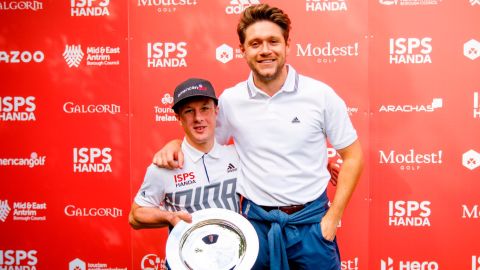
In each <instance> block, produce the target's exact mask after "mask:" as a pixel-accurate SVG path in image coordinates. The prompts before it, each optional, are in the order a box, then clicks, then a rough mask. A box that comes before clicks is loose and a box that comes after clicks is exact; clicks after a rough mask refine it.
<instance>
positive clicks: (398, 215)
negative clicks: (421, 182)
mask: <svg viewBox="0 0 480 270" xmlns="http://www.w3.org/2000/svg"><path fill="white" fill-rule="evenodd" d="M430 205H431V202H429V201H389V202H388V225H389V226H394V227H425V226H430V219H429V217H430V214H431V213H432V210H431V209H430Z"/></svg>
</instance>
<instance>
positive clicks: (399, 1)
mask: <svg viewBox="0 0 480 270" xmlns="http://www.w3.org/2000/svg"><path fill="white" fill-rule="evenodd" d="M475 1H476V0H475ZM442 2H443V0H379V3H380V4H382V5H386V6H435V5H439V4H441V3H442Z"/></svg>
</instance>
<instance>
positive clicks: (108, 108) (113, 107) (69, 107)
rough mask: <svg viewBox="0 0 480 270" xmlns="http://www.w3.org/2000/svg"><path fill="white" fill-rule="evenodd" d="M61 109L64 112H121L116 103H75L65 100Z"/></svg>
mask: <svg viewBox="0 0 480 270" xmlns="http://www.w3.org/2000/svg"><path fill="white" fill-rule="evenodd" d="M63 111H64V112H65V113H66V114H114V115H115V114H118V113H120V112H121V107H120V105H117V104H77V103H75V102H72V101H67V102H65V103H64V104H63Z"/></svg>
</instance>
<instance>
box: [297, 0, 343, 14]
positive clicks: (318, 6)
mask: <svg viewBox="0 0 480 270" xmlns="http://www.w3.org/2000/svg"><path fill="white" fill-rule="evenodd" d="M305 10H306V11H307V12H331V11H347V10H348V6H347V0H305Z"/></svg>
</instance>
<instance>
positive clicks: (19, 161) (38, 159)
mask: <svg viewBox="0 0 480 270" xmlns="http://www.w3.org/2000/svg"><path fill="white" fill-rule="evenodd" d="M46 159H47V157H46V156H39V155H38V154H37V153H36V152H32V153H31V154H30V157H26V158H17V157H15V158H12V157H9V158H2V157H0V167H1V166H15V167H18V166H22V167H23V166H25V167H29V168H33V167H36V166H45V161H46Z"/></svg>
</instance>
